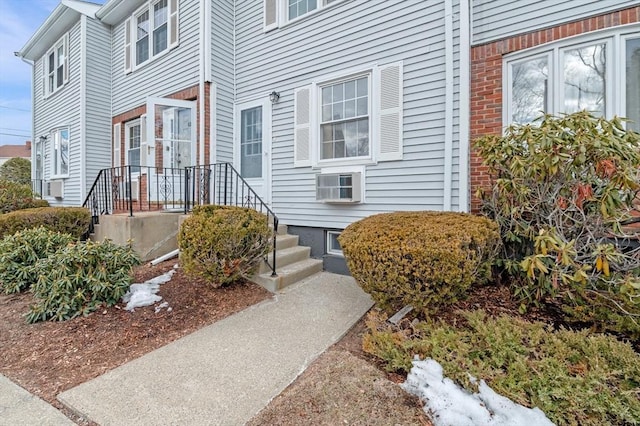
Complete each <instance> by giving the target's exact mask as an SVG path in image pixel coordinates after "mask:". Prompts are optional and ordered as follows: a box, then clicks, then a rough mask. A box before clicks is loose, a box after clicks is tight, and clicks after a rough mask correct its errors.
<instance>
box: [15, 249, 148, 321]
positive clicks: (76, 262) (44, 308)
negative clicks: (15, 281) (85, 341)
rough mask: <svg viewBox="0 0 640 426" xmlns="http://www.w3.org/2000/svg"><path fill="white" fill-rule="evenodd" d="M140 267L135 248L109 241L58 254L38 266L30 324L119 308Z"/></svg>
mask: <svg viewBox="0 0 640 426" xmlns="http://www.w3.org/2000/svg"><path fill="white" fill-rule="evenodd" d="M138 264H140V259H139V258H138V255H137V254H136V253H135V252H134V251H133V249H132V248H131V247H129V246H118V245H116V244H114V243H112V242H111V241H109V240H105V241H104V242H101V243H96V242H93V241H85V242H80V243H77V244H73V245H68V246H67V247H65V248H63V249H62V250H58V251H57V252H55V253H53V254H51V255H50V256H49V257H47V258H46V259H43V260H41V261H39V262H38V263H37V264H36V269H37V274H38V280H37V282H36V283H35V284H33V285H32V286H31V290H32V291H33V296H34V299H35V304H34V305H33V306H31V309H30V311H29V313H28V314H27V321H28V322H30V323H34V322H38V321H46V320H53V321H64V320H68V319H71V318H75V317H77V316H80V315H87V314H89V313H91V312H93V311H95V310H96V309H98V307H100V306H101V305H106V306H113V305H115V304H116V303H117V302H118V301H119V300H120V299H121V298H122V296H123V295H124V294H125V293H126V292H127V290H128V289H129V286H130V285H131V282H132V279H133V276H132V268H133V267H134V266H135V265H138Z"/></svg>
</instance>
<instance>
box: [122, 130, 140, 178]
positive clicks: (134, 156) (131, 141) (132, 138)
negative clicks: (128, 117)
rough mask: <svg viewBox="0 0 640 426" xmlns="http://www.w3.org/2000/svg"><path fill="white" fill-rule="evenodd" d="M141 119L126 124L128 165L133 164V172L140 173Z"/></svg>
mask: <svg viewBox="0 0 640 426" xmlns="http://www.w3.org/2000/svg"><path fill="white" fill-rule="evenodd" d="M140 142H141V132H140V120H139V119H138V120H133V121H129V122H127V123H126V124H125V149H126V150H127V151H126V152H127V154H126V161H127V163H126V165H127V166H131V172H132V173H140Z"/></svg>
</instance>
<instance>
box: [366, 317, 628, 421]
mask: <svg viewBox="0 0 640 426" xmlns="http://www.w3.org/2000/svg"><path fill="white" fill-rule="evenodd" d="M463 316H464V318H465V320H466V321H459V322H458V323H457V324H456V326H455V327H453V326H451V325H449V324H447V323H444V322H442V321H437V322H420V323H418V324H412V325H411V326H410V327H409V328H406V329H399V328H398V327H394V326H392V325H390V324H389V323H388V322H387V321H386V317H385V316H381V315H376V314H370V315H369V316H368V317H367V321H366V322H367V327H368V328H369V332H368V334H366V335H365V336H364V339H363V347H364V349H365V351H366V352H369V353H371V354H374V355H375V356H377V357H379V358H381V359H383V360H384V361H385V365H386V368H387V369H388V370H389V371H397V370H402V371H405V372H407V371H409V369H410V368H411V360H412V359H413V358H414V356H416V355H417V356H419V357H420V358H425V357H428V358H432V359H435V360H436V361H438V362H439V363H440V364H441V365H442V368H443V369H444V373H445V375H446V376H447V377H449V378H451V379H452V380H454V381H456V382H457V383H459V384H461V385H462V386H463V387H465V388H466V389H467V390H469V391H473V392H476V391H477V383H472V382H471V380H470V378H469V374H471V375H472V376H473V377H475V378H476V379H478V380H480V379H484V380H485V381H486V382H487V384H488V385H489V386H491V388H492V389H493V390H495V391H496V392H498V393H499V394H501V395H504V396H506V397H508V398H510V399H512V400H513V401H515V402H517V403H519V404H522V405H525V406H528V407H534V406H536V407H538V408H540V409H541V410H542V411H544V412H545V414H546V415H547V417H549V419H550V420H551V421H553V422H554V423H556V424H558V425H585V426H587V425H593V426H599V425H632V424H636V425H637V424H640V398H638V389H640V355H638V353H637V352H635V351H634V350H633V348H632V347H631V345H629V344H628V343H623V342H620V341H618V340H616V339H615V338H614V337H612V336H607V335H602V334H590V332H589V331H587V330H583V331H571V330H565V329H560V330H558V331H553V329H552V328H551V327H550V326H548V325H546V324H544V323H541V322H536V323H528V322H525V321H523V320H521V319H518V318H514V317H512V316H507V315H503V316H501V317H499V318H489V317H487V315H486V314H485V313H484V312H482V311H476V312H463ZM532 426H533V425H532Z"/></svg>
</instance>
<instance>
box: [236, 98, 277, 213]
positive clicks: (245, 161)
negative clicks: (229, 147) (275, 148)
mask: <svg viewBox="0 0 640 426" xmlns="http://www.w3.org/2000/svg"><path fill="white" fill-rule="evenodd" d="M270 117H271V108H270V105H269V104H268V102H267V101H256V102H249V103H246V104H242V105H239V106H238V108H237V110H236V138H235V139H236V143H235V167H236V169H237V170H238V172H240V175H241V176H242V177H243V178H244V180H245V181H246V182H247V183H248V184H249V186H251V188H252V189H253V190H254V191H255V192H256V193H257V194H258V196H259V197H260V198H262V200H263V201H265V202H266V203H270V201H271V194H270V191H269V173H270V160H269V152H270V148H271V144H270V142H271V137H270V134H271V126H270Z"/></svg>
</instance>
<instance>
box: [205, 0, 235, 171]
mask: <svg viewBox="0 0 640 426" xmlns="http://www.w3.org/2000/svg"><path fill="white" fill-rule="evenodd" d="M212 6H213V7H212V11H211V15H212V16H211V31H212V37H211V38H212V40H211V59H212V64H211V73H212V79H213V82H214V83H215V84H216V91H217V93H216V98H215V99H214V105H213V107H214V108H215V125H216V135H215V143H216V147H215V150H216V161H217V162H231V161H233V105H234V103H233V101H234V86H233V82H234V75H233V74H234V63H233V61H234V56H233V49H234V45H233V42H234V40H233V34H234V33H233V19H234V8H233V4H232V3H231V2H229V1H228V0H213V5H212ZM212 113H214V111H212Z"/></svg>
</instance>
